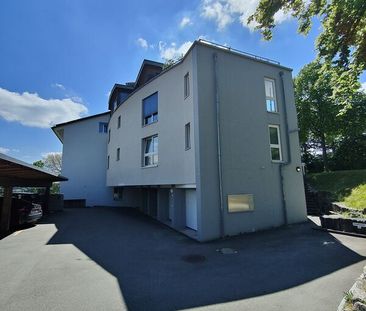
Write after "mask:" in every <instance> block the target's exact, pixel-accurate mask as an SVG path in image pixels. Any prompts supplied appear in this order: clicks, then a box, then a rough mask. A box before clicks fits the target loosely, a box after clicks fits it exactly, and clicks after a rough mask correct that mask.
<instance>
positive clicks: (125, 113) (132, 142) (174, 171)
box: [107, 55, 195, 186]
mask: <svg viewBox="0 0 366 311" xmlns="http://www.w3.org/2000/svg"><path fill="white" fill-rule="evenodd" d="M187 72H189V73H190V83H191V87H190V89H191V95H190V96H189V97H188V98H186V99H184V92H183V87H184V75H185V74H186V73H187ZM193 79H194V77H193V75H192V57H191V55H189V56H188V57H187V58H186V59H185V60H184V62H183V63H181V64H179V65H178V66H175V67H173V68H172V69H171V70H169V71H167V72H166V73H164V74H162V75H161V76H159V77H157V78H156V79H154V80H152V81H151V82H149V83H148V84H146V85H145V86H144V87H143V88H141V89H140V90H138V91H136V92H135V93H134V94H132V95H131V96H130V98H128V99H127V100H126V101H125V102H124V103H123V104H122V105H121V106H119V107H118V108H117V109H116V110H115V111H114V113H113V115H112V117H111V120H110V123H109V128H110V129H111V141H110V143H109V144H108V154H109V155H110V159H111V160H110V168H109V169H108V170H107V185H109V186H128V185H129V186H131V185H133V186H134V185H172V184H173V185H174V184H175V185H181V184H192V185H194V183H195V165H194V150H195V146H194V143H193V137H194V124H193V103H192V97H193V96H192V85H193V82H192V80H193ZM155 92H158V114H159V121H158V122H156V123H153V124H150V125H147V126H142V100H143V99H144V98H145V97H147V96H150V95H151V94H153V93H155ZM118 116H121V127H120V128H117V120H118ZM188 122H190V123H191V138H192V148H191V149H189V150H185V130H184V126H185V124H186V123H188ZM154 134H158V137H159V151H158V154H159V163H158V166H156V167H150V168H142V139H143V138H145V137H148V136H151V135H154ZM117 148H120V150H121V155H120V156H121V158H120V161H116V150H117Z"/></svg>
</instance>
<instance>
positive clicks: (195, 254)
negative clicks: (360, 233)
mask: <svg viewBox="0 0 366 311" xmlns="http://www.w3.org/2000/svg"><path fill="white" fill-rule="evenodd" d="M311 227H312V224H311V223H310V222H309V223H307V224H301V225H296V226H291V227H288V228H283V229H277V230H273V231H267V232H261V233H255V234H250V235H245V236H240V237H236V238H230V239H227V240H222V241H215V242H210V243H204V244H201V243H198V242H195V241H192V240H190V239H189V238H186V237H185V236H183V235H181V234H179V233H177V232H175V231H173V230H171V229H170V228H167V227H165V226H164V225H161V224H159V223H158V222H155V221H154V220H152V219H150V218H147V217H145V216H143V215H141V214H139V213H137V212H135V211H131V210H128V209H113V208H105V209H102V208H92V209H74V210H65V211H64V212H61V213H57V214H54V215H51V216H49V217H48V218H47V219H45V220H44V221H43V223H42V224H39V225H37V226H35V227H33V228H30V229H26V230H23V231H18V232H15V233H13V234H12V235H10V236H8V237H6V238H4V239H3V240H0V279H1V282H0V310H2V311H5V310H37V311H41V310H47V311H48V310H126V309H128V310H181V309H190V308H192V309H193V308H198V309H202V310H203V309H204V310H281V311H283V310H291V311H293V310H297V311H300V310H306V311H308V310H312V311H316V310H319V311H327V310H329V311H330V310H332V311H333V310H336V308H337V306H338V304H339V302H340V300H341V299H342V296H343V292H345V291H347V290H348V289H349V288H350V287H351V286H352V284H353V282H354V280H355V279H356V278H357V277H358V276H359V275H360V274H361V271H362V267H363V266H364V265H366V260H365V257H364V256H366V240H365V239H361V238H355V237H349V236H344V235H337V234H329V233H325V232H320V231H316V230H313V229H312V228H311ZM223 247H228V248H233V249H235V250H237V253H233V254H227V255H223V254H221V253H220V252H217V249H220V248H223ZM187 256H188V257H187ZM190 259H192V260H190ZM195 259H196V260H195Z"/></svg>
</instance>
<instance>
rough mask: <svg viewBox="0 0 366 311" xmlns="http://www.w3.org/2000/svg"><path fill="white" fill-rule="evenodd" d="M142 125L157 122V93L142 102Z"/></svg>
mask: <svg viewBox="0 0 366 311" xmlns="http://www.w3.org/2000/svg"><path fill="white" fill-rule="evenodd" d="M142 111H143V121H142V123H143V125H147V124H151V123H154V122H157V121H158V92H156V93H154V94H152V95H150V96H149V97H146V98H145V99H143V100H142Z"/></svg>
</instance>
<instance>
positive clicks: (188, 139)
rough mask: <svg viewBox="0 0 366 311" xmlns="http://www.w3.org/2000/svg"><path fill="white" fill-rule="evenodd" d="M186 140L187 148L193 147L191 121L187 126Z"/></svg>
mask: <svg viewBox="0 0 366 311" xmlns="http://www.w3.org/2000/svg"><path fill="white" fill-rule="evenodd" d="M185 141H186V150H188V149H191V123H187V124H186V126H185Z"/></svg>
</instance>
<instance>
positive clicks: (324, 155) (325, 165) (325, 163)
mask: <svg viewBox="0 0 366 311" xmlns="http://www.w3.org/2000/svg"><path fill="white" fill-rule="evenodd" d="M320 144H321V147H322V158H323V171H324V172H327V171H328V170H329V169H328V157H327V146H326V145H325V135H324V133H322V135H321V141H320Z"/></svg>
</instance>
